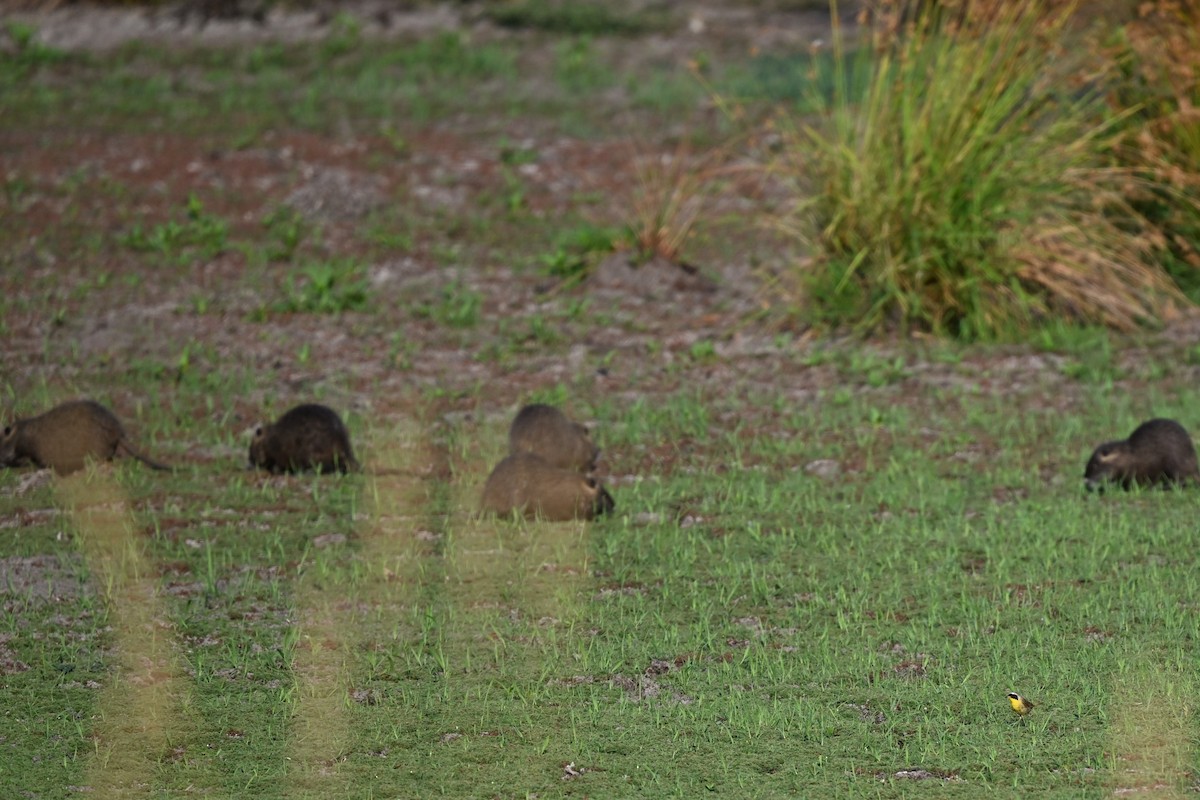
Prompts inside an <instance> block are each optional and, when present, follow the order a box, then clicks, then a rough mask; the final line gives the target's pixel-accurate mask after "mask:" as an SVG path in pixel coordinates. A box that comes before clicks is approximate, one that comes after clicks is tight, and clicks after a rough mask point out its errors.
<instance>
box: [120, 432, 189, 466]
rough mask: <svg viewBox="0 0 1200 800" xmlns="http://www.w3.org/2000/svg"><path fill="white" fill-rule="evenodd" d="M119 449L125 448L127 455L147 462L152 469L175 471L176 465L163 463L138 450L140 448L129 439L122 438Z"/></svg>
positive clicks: (144, 462)
mask: <svg viewBox="0 0 1200 800" xmlns="http://www.w3.org/2000/svg"><path fill="white" fill-rule="evenodd" d="M117 449H119V450H124V451H125V454H126V455H130V456H133V457H134V458H136V459H137V460H138V461H140V462H142V463H143V464H145V465H146V466H147V467H150V469H156V470H159V471H161V472H174V471H175V467H172V466H168V465H167V464H163V463H162V462H160V461H155V460H154V459H153V458H150V457H149V456H147V455H145V454H144V453H141V452H138V450H137V449H136V448H135V447H134V446H133V445H131V444H130V443H129V442H128V441H126V440H125V439H122V440H121V441H120V442H119V443H118V445H117Z"/></svg>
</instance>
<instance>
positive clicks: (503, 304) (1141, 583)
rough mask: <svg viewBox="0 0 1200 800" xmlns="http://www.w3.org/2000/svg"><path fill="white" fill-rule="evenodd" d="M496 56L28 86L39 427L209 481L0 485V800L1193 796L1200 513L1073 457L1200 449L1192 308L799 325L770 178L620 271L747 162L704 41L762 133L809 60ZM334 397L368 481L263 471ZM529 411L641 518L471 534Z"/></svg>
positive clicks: (373, 60)
mask: <svg viewBox="0 0 1200 800" xmlns="http://www.w3.org/2000/svg"><path fill="white" fill-rule="evenodd" d="M665 24H668V23H666V22H662V21H660V20H657V19H656V20H655V22H654V25H655V26H658V25H665ZM651 30H652V31H658V30H660V28H657V27H654V28H651ZM473 35H474V36H475V37H476V38H469V37H467V36H466V35H465V34H462V33H458V32H454V31H450V32H443V33H440V34H435V35H431V36H429V37H424V38H421V39H420V40H413V41H404V42H402V43H401V44H402V45H403V46H401V45H398V44H397V43H396V42H387V41H373V40H370V39H364V38H361V36H360V33H359V32H358V31H357V30H356V28H355V26H354V24H352V21H351V20H348V19H342V20H340V21H338V22H337V23H336V24H333V25H331V27H330V29H329V31H328V33H327V34H326V35H324V36H323V37H321V38H320V39H319V40H318V41H315V42H312V43H307V44H305V43H300V44H290V45H283V44H279V45H255V46H254V47H235V46H230V49H224V50H216V51H213V50H193V49H182V48H169V47H156V46H153V45H149V44H141V45H137V46H129V47H125V48H121V49H117V50H114V51H109V52H105V53H92V54H81V53H65V52H57V51H53V50H46V49H39V48H37V47H34V46H33V45H27V46H26V47H25V48H24V49H23V50H21V51H20V52H19V53H18V54H17V55H15V56H7V57H5V59H4V60H3V61H0V178H2V179H3V181H4V191H3V192H0V334H2V335H3V340H4V343H5V345H4V347H3V348H0V390H2V391H3V392H4V399H5V406H6V408H5V412H6V413H5V420H6V421H7V420H8V419H9V418H11V416H13V415H19V416H24V415H28V414H32V413H36V412H38V411H40V410H42V409H45V408H47V407H49V406H50V405H52V404H53V403H55V402H58V401H60V400H64V399H68V398H72V397H79V396H91V397H95V398H97V399H99V400H101V401H102V402H104V403H106V404H107V405H109V406H111V407H112V408H113V409H114V410H115V411H116V412H117V413H118V414H119V416H121V418H122V419H123V420H124V421H125V424H126V427H127V428H128V429H129V431H130V434H131V437H132V439H133V441H134V442H135V443H136V444H138V445H139V446H140V447H142V448H143V449H144V450H146V451H147V452H148V453H149V454H151V455H152V456H154V457H155V458H159V459H161V460H164V461H167V462H169V463H172V464H175V465H178V467H179V469H178V470H177V471H176V472H174V473H169V474H165V475H164V474H160V473H155V472H152V471H150V470H148V469H146V468H145V467H143V466H141V465H139V464H138V463H136V462H132V461H128V460H125V461H119V462H117V463H116V464H114V465H111V466H107V465H106V466H98V467H95V468H93V469H89V470H88V471H87V472H85V473H82V474H78V475H75V476H71V477H68V478H55V477H53V476H52V475H50V474H49V473H33V472H31V471H28V470H5V471H3V472H0V601H2V602H3V607H4V615H3V616H2V617H0V715H2V719H3V724H2V725H0V797H14V798H16V797H30V798H60V797H76V796H89V797H118V796H120V797H128V796H147V797H162V798H168V797H169V798H175V797H194V796H202V797H251V796H252V797H258V798H263V799H264V800H265V799H266V798H276V797H279V798H308V797H312V798H324V797H356V798H357V797H362V798H367V797H378V798H407V797H441V796H444V797H541V798H546V797H560V796H572V797H613V798H618V797H656V798H657V797H696V796H714V797H788V796H793V797H795V796H799V797H830V796H833V797H901V796H903V797H908V796H914V797H915V796H937V797H977V796H980V795H983V794H987V795H989V796H1001V797H1030V796H1039V797H1101V796H1112V795H1123V794H1126V793H1146V794H1152V795H1153V796H1156V797H1162V796H1165V797H1174V796H1183V795H1185V794H1191V793H1194V792H1195V791H1196V787H1197V785H1198V778H1197V767H1198V766H1200V763H1198V758H1197V752H1196V739H1197V724H1196V720H1195V718H1194V717H1193V715H1192V711H1193V710H1194V703H1195V702H1196V699H1197V696H1198V695H1197V688H1198V687H1197V686H1196V678H1195V665H1196V659H1197V656H1198V655H1200V653H1198V640H1200V621H1198V620H1200V615H1198V614H1197V607H1198V604H1200V577H1198V576H1200V569H1198V566H1200V564H1198V557H1197V554H1196V548H1195V547H1194V545H1193V539H1194V529H1193V528H1192V527H1191V526H1192V525H1194V524H1195V507H1196V500H1195V496H1194V495H1193V494H1192V493H1189V492H1182V491H1181V492H1159V491H1146V492H1134V493H1129V494H1124V493H1108V494H1102V495H1088V494H1086V493H1085V492H1084V491H1083V482H1082V473H1083V465H1084V462H1085V461H1086V459H1087V456H1088V454H1089V453H1090V451H1091V449H1092V448H1093V447H1094V446H1095V445H1096V444H1098V443H1099V442H1101V441H1104V440H1107V439H1114V438H1121V437H1124V436H1125V435H1127V434H1128V433H1129V432H1130V431H1131V430H1132V429H1133V427H1134V426H1135V425H1136V424H1137V423H1138V422H1139V421H1141V420H1143V419H1146V418H1149V417H1151V416H1169V417H1173V418H1176V419H1178V420H1180V421H1181V422H1182V423H1183V424H1184V425H1186V426H1188V427H1189V428H1190V429H1193V430H1194V429H1195V428H1196V426H1197V425H1198V424H1200V417H1198V416H1197V415H1196V413H1195V411H1194V409H1196V408H1197V407H1198V403H1200V396H1198V393H1197V390H1196V388H1195V387H1196V386H1197V385H1198V384H1197V378H1200V374H1198V373H1200V366H1198V363H1200V355H1198V353H1197V350H1196V348H1195V345H1194V341H1195V334H1196V330H1197V328H1196V325H1195V321H1194V320H1191V319H1182V320H1179V321H1176V322H1175V323H1174V324H1173V325H1171V326H1169V327H1168V328H1167V329H1165V330H1164V331H1162V332H1159V333H1155V334H1146V335H1143V336H1141V337H1138V338H1117V337H1110V336H1109V335H1108V334H1107V333H1105V332H1103V331H1097V330H1091V329H1080V330H1076V329H1070V328H1065V329H1061V330H1047V331H1046V332H1044V333H1042V334H1039V336H1038V338H1037V340H1036V341H1033V342H1030V343H1027V344H1020V345H1016V344H1007V345H985V344H977V345H971V346H959V345H954V344H949V343H942V342H935V341H931V340H928V339H923V338H920V337H913V338H910V339H905V340H900V341H890V342H886V341H861V340H857V339H852V340H848V339H840V338H835V337H818V336H814V335H812V334H811V333H810V332H806V331H801V330H795V329H792V328H789V327H788V325H787V324H786V323H785V324H774V323H773V322H772V321H771V320H772V319H773V318H772V317H770V316H768V317H767V318H766V319H764V318H762V317H760V316H759V315H758V314H757V312H758V311H760V310H761V308H762V307H763V305H764V304H765V301H764V298H766V297H768V296H769V295H770V294H771V291H772V289H771V283H770V281H769V267H770V266H771V265H772V264H774V263H778V262H779V261H781V260H784V259H787V258H791V257H793V256H794V254H792V253H789V252H786V251H781V250H780V247H781V245H780V243H779V242H777V241H775V240H774V239H772V238H771V237H770V236H769V235H765V234H763V233H762V232H761V231H760V230H759V229H758V228H756V227H754V226H753V224H752V219H751V218H752V217H754V216H755V215H757V214H759V213H763V211H764V209H765V208H769V207H770V204H771V203H772V202H773V198H772V196H771V190H770V189H769V188H768V189H758V190H755V189H754V188H753V187H749V188H747V187H741V186H740V184H738V178H737V177H736V176H735V177H734V178H730V179H729V182H730V186H729V187H727V188H729V189H730V190H731V194H730V195H727V196H725V199H724V200H722V201H720V202H717V203H715V204H713V205H712V206H710V207H709V211H708V213H707V216H705V217H704V219H703V220H702V221H703V223H704V224H702V225H698V226H697V229H696V232H695V235H694V236H693V237H691V238H690V239H689V240H688V245H687V247H686V248H685V251H684V255H685V256H686V257H687V260H688V261H689V263H695V264H697V265H698V266H699V268H700V270H701V272H702V273H703V274H704V276H705V277H706V278H707V279H708V280H709V281H710V282H711V284H712V287H709V288H697V287H695V286H692V285H690V284H689V285H687V286H684V287H683V288H680V286H679V285H678V284H677V283H676V282H675V280H676V277H677V276H675V277H671V278H670V279H668V280H665V281H664V282H663V283H662V284H661V285H651V286H647V285H644V284H639V285H637V286H633V287H630V286H627V285H623V284H621V283H620V282H619V281H617V282H608V283H604V282H601V281H600V278H601V277H603V276H604V275H605V274H607V273H606V272H605V270H611V269H612V267H611V263H610V262H611V260H612V259H614V258H618V259H619V258H620V257H621V255H622V254H621V252H620V251H619V250H620V245H619V244H618V245H616V247H617V249H618V252H617V253H616V254H615V255H614V254H613V253H612V252H610V251H612V250H613V247H614V245H613V240H614V239H618V238H620V236H621V234H620V233H614V232H613V231H621V230H622V229H623V228H624V227H625V226H632V225H636V224H637V222H638V220H636V219H630V218H629V216H628V209H630V208H633V207H634V206H635V205H636V203H635V202H634V200H635V199H636V196H637V195H638V192H639V191H640V190H645V189H646V188H647V187H645V186H639V184H638V180H639V179H638V177H637V176H638V174H644V173H639V172H638V170H637V169H636V168H635V166H636V165H635V162H636V161H637V160H638V159H642V158H648V157H653V158H659V159H668V158H670V157H671V156H673V155H677V154H679V153H680V149H679V146H678V144H679V140H680V138H681V137H683V136H684V134H685V133H687V134H689V135H692V136H694V137H695V141H696V142H699V143H701V144H697V147H702V146H703V144H702V143H703V142H707V141H719V140H721V137H723V136H724V135H725V134H726V133H727V132H728V130H727V126H728V125H729V122H728V120H726V119H725V118H721V117H719V116H715V115H714V114H713V113H712V109H711V107H710V106H709V97H710V96H709V95H708V93H707V91H706V90H705V89H704V88H703V87H702V86H700V85H699V84H698V83H697V82H696V81H695V79H694V77H693V76H694V71H695V65H696V63H697V62H698V61H702V62H704V64H705V66H704V69H705V70H707V72H706V73H705V74H706V80H708V81H709V82H710V84H711V85H712V86H716V87H718V88H720V89H721V90H722V91H726V90H727V91H731V92H732V91H735V90H736V91H739V92H741V93H742V94H749V95H752V94H753V92H752V91H751V88H748V87H754V86H762V87H767V88H765V89H764V90H763V91H762V93H761V94H760V95H759V96H757V97H750V98H749V99H748V100H747V108H748V109H749V111H750V113H751V114H753V113H754V111H755V108H756V106H755V103H759V102H765V101H766V100H778V99H781V98H787V97H792V96H798V95H794V94H793V93H792V89H791V88H790V87H791V86H792V84H793V83H794V81H795V80H796V79H798V78H799V77H800V76H801V75H802V74H803V71H802V70H795V69H794V62H792V61H790V60H788V59H787V58H786V57H785V56H784V55H781V54H780V53H768V52H760V51H758V50H756V49H755V48H753V47H751V46H750V43H748V42H747V41H743V40H742V39H740V38H738V36H741V35H745V36H750V34H749V33H746V31H741V32H740V33H739V34H738V35H737V36H735V35H734V34H731V33H729V32H728V31H722V32H721V35H720V36H717V35H715V34H714V35H713V36H712V37H710V38H704V37H697V38H695V39H686V37H682V36H680V37H677V38H676V39H675V40H673V41H674V44H669V45H663V44H662V43H661V42H659V43H658V44H654V42H655V41H657V40H652V39H651V38H650V37H651V35H652V34H639V33H633V34H630V33H629V32H628V31H627V30H622V31H621V32H620V35H614V36H607V35H604V34H603V33H600V34H590V35H588V36H570V35H565V34H559V33H555V34H545V33H537V32H529V31H518V32H515V33H514V32H509V31H507V30H506V31H504V32H501V33H495V34H493V35H490V36H489V35H486V34H480V33H478V32H476V33H475V34H473ZM681 41H682V43H681ZM743 188H744V189H745V190H744V191H740V190H741V189H743ZM739 192H740V193H739ZM643 196H644V195H643ZM597 242H598V244H597ZM606 242H607V244H606ZM581 243H583V244H581ZM644 266H645V267H646V269H647V270H649V269H650V268H651V267H653V266H654V265H653V264H648V265H644ZM660 266H661V265H660ZM589 270H590V271H591V272H592V277H591V278H588V279H587V280H584V281H580V280H578V278H579V276H580V275H581V274H585V273H587V272H588V271H589ZM650 274H654V273H650ZM764 275H767V277H764ZM713 287H715V288H713ZM308 400H315V401H319V402H324V403H327V404H329V405H331V406H333V407H335V408H337V409H338V410H339V411H340V412H341V413H342V414H343V416H344V417H345V419H346V421H347V423H348V425H349V427H350V430H351V434H352V437H353V440H354V442H355V445H356V448H357V450H358V455H359V458H360V460H361V461H362V462H363V463H364V465H365V466H366V468H367V469H366V471H365V472H364V473H362V474H359V475H351V476H346V477H328V476H326V477H318V476H300V477H271V476H267V475H264V474H258V473H254V472H250V471H248V470H246V469H244V464H245V456H246V447H247V445H248V442H249V439H248V435H249V431H250V430H252V428H253V427H254V425H255V424H257V422H258V421H260V420H263V419H267V418H270V417H273V416H275V415H277V414H279V413H280V412H282V411H283V410H285V409H286V408H287V407H289V406H290V405H292V404H294V403H298V402H303V401H308ZM531 401H545V402H554V403H558V404H560V405H562V406H564V407H565V408H567V409H568V410H569V411H570V412H571V413H572V414H573V415H574V416H576V417H577V418H580V419H582V420H585V421H587V422H589V423H590V424H591V425H592V426H593V431H594V435H595V437H596V439H597V441H598V442H599V443H600V445H601V446H602V447H603V448H604V456H603V460H602V468H601V472H602V478H603V480H604V481H605V483H606V485H607V486H609V487H610V489H611V491H612V493H613V495H614V497H615V499H616V503H617V508H616V513H615V514H614V515H613V516H612V517H610V518H607V519H604V520H601V521H598V522H595V523H591V524H584V523H579V524H546V523H528V524H516V523H512V522H507V521H498V520H494V519H479V518H477V517H476V515H475V514H474V510H475V508H476V505H477V503H478V496H479V491H480V489H481V487H482V484H483V481H484V479H485V478H486V476H487V474H488V471H489V470H490V468H491V466H492V465H493V464H494V463H495V462H496V461H497V460H498V459H499V458H500V457H501V456H502V455H503V452H504V447H505V435H506V430H507V424H508V421H509V420H510V419H511V417H512V414H513V413H514V412H515V410H516V409H517V407H518V406H519V405H520V404H521V403H524V402H531ZM1010 691H1017V692H1020V693H1021V694H1023V695H1025V696H1027V697H1029V698H1031V699H1032V700H1034V701H1035V702H1036V703H1037V704H1038V705H1037V708H1035V710H1034V711H1033V713H1032V714H1031V715H1030V716H1029V717H1028V718H1025V719H1018V718H1017V717H1016V716H1015V715H1014V714H1013V713H1012V712H1011V711H1010V710H1009V708H1008V703H1007V701H1006V700H1005V694H1006V693H1007V692H1010Z"/></svg>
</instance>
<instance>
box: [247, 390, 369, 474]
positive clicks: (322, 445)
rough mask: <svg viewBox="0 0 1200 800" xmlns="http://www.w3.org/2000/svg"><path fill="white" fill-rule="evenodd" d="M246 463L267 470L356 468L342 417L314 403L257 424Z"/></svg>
mask: <svg viewBox="0 0 1200 800" xmlns="http://www.w3.org/2000/svg"><path fill="white" fill-rule="evenodd" d="M250 463H251V464H253V465H255V466H257V467H262V468H264V469H268V470H270V471H271V472H295V471H303V470H310V469H311V470H317V471H318V472H339V471H340V472H346V471H347V470H357V469H358V460H357V459H355V457H354V450H353V448H351V446H350V433H349V431H347V430H346V425H345V423H343V422H342V418H341V417H339V416H338V414H337V412H336V411H334V410H333V409H331V408H329V407H327V406H323V405H320V404H317V403H305V404H303V405H299V406H296V407H295V408H292V409H289V410H288V411H287V412H286V413H284V415H283V416H281V417H280V418H279V419H278V420H276V421H275V422H273V423H271V424H269V425H265V426H263V427H260V428H259V429H258V430H257V431H256V432H255V434H254V440H253V441H252V442H251V443H250Z"/></svg>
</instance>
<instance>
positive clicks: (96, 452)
mask: <svg viewBox="0 0 1200 800" xmlns="http://www.w3.org/2000/svg"><path fill="white" fill-rule="evenodd" d="M124 438H125V430H124V428H123V427H122V426H121V422H120V420H118V419H117V418H116V416H114V415H113V413H112V412H111V411H109V410H108V409H107V408H105V407H104V406H102V405H100V404H99V403H97V402H95V401H94V400H72V401H70V402H66V403H62V404H60V405H57V406H55V407H54V408H52V409H50V410H49V411H47V412H45V413H43V414H40V415H38V416H36V417H30V418H28V419H23V420H17V421H16V422H14V423H13V424H12V425H10V426H9V427H8V428H7V429H5V436H4V445H3V446H2V447H0V462H2V463H4V464H6V465H9V466H15V465H17V464H21V463H25V462H32V463H33V464H35V465H37V466H39V467H50V468H53V469H54V470H55V471H57V472H59V473H61V474H67V473H70V472H75V471H77V470H80V469H83V467H84V466H85V465H86V463H87V460H88V459H89V458H90V459H93V460H95V461H107V460H109V459H111V458H112V457H113V455H115V453H116V451H117V447H118V446H119V445H120V444H121V442H122V441H123V440H124Z"/></svg>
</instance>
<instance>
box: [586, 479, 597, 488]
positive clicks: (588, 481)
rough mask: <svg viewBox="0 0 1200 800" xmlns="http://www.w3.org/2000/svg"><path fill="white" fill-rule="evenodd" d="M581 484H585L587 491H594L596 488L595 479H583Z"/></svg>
mask: <svg viewBox="0 0 1200 800" xmlns="http://www.w3.org/2000/svg"><path fill="white" fill-rule="evenodd" d="M583 482H584V483H586V484H587V487H588V488H589V489H595V488H596V479H595V478H584V479H583Z"/></svg>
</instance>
